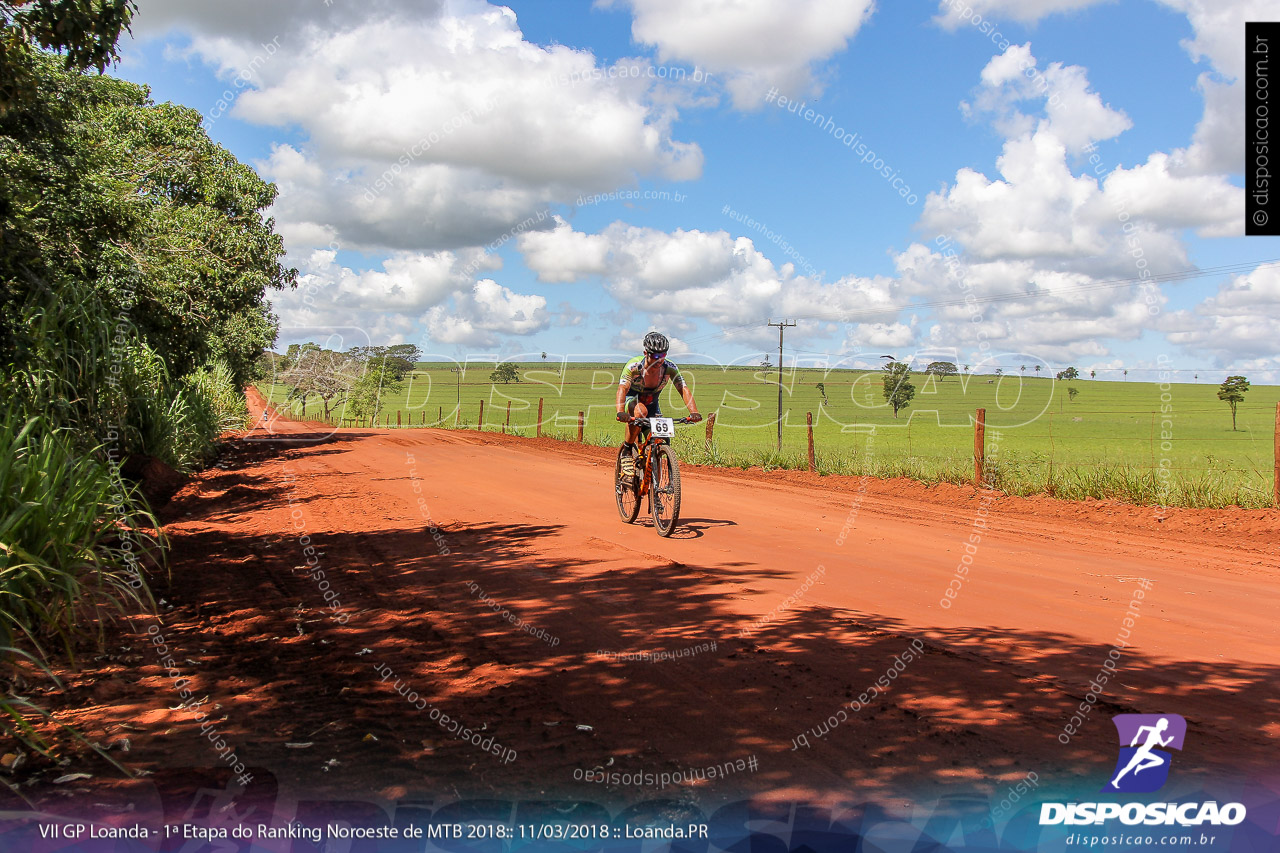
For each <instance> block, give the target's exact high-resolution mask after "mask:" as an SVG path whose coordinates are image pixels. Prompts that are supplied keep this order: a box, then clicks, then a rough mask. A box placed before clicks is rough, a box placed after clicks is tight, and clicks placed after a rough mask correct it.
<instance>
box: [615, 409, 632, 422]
mask: <svg viewBox="0 0 1280 853" xmlns="http://www.w3.org/2000/svg"><path fill="white" fill-rule="evenodd" d="M618 420H619V421H621V422H622V423H624V424H625V423H626V422H627V421H629V420H631V416H630V415H628V414H627V413H626V412H618Z"/></svg>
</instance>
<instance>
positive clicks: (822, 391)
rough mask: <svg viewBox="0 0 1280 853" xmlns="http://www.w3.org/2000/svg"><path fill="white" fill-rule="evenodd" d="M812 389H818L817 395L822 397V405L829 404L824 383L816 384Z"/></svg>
mask: <svg viewBox="0 0 1280 853" xmlns="http://www.w3.org/2000/svg"><path fill="white" fill-rule="evenodd" d="M814 387H815V388H817V389H818V393H819V394H821V395H822V402H823V404H824V405H826V404H829V403H830V401H829V400H828V399H827V386H826V384H825V383H822V382H819V383H817V384H816V385H815V386H814Z"/></svg>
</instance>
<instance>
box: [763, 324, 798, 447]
mask: <svg viewBox="0 0 1280 853" xmlns="http://www.w3.org/2000/svg"><path fill="white" fill-rule="evenodd" d="M769 325H770V326H777V327H778V450H779V451H781V450H782V330H783V329H786V328H788V327H789V326H794V325H795V323H794V322H792V323H788V322H787V321H786V320H783V321H782V322H781V323H775V322H773V321H772V320H770V321H769Z"/></svg>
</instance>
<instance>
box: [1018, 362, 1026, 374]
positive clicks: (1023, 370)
mask: <svg viewBox="0 0 1280 853" xmlns="http://www.w3.org/2000/svg"><path fill="white" fill-rule="evenodd" d="M1018 369H1019V370H1021V371H1022V372H1023V373H1026V372H1027V366H1026V365H1025V364H1024V365H1022V367H1020V368H1018Z"/></svg>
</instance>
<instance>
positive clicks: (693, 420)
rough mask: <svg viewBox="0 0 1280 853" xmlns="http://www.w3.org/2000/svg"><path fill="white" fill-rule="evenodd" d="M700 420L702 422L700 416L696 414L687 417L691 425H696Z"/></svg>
mask: <svg viewBox="0 0 1280 853" xmlns="http://www.w3.org/2000/svg"><path fill="white" fill-rule="evenodd" d="M701 420H702V415H700V414H698V413H697V412H694V413H693V414H691V415H689V423H691V424H696V423H698V422H699V421H701Z"/></svg>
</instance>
